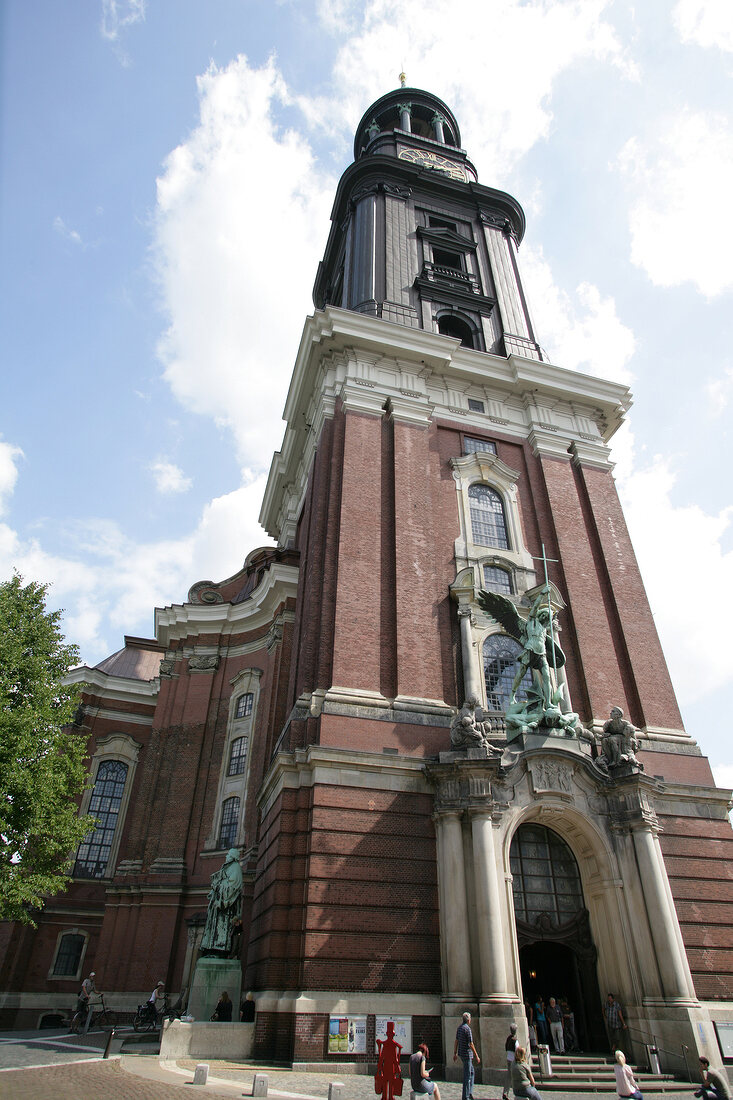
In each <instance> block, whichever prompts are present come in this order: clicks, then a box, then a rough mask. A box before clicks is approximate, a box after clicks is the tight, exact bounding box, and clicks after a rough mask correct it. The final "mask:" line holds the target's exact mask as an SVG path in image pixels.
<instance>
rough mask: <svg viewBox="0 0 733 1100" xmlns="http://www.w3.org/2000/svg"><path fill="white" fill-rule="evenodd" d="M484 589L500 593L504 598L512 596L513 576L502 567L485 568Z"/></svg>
mask: <svg viewBox="0 0 733 1100" xmlns="http://www.w3.org/2000/svg"><path fill="white" fill-rule="evenodd" d="M484 588H485V589H486V590H487V591H488V592H499V593H500V594H501V595H502V596H511V594H512V592H513V588H512V575H511V573H510V572H509V570H508V569H502V567H501V566H500V565H485V566H484Z"/></svg>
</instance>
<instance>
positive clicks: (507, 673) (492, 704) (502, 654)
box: [484, 634, 532, 712]
mask: <svg viewBox="0 0 733 1100" xmlns="http://www.w3.org/2000/svg"><path fill="white" fill-rule="evenodd" d="M521 654H522V647H521V646H520V644H519V642H515V641H514V639H513V638H509V637H508V636H507V635H506V634H490V635H489V637H488V638H487V639H486V641H485V642H484V678H485V680H486V706H487V707H488V709H489V710H497V711H501V712H505V711H506V708H507V707H508V706H509V696H510V694H511V690H512V683H513V682H514V676H515V674H516V671H517V661H518V660H519V658H520V656H521ZM531 686H532V674H531V673H530V671H529V669H527V671H526V672H525V674H524V677H523V678H522V682H521V684H520V685H519V690H518V691H517V697H518V698H519V699H526V698H527V691H528V689H529V688H530V687H531Z"/></svg>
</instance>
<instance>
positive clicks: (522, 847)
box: [509, 825, 583, 925]
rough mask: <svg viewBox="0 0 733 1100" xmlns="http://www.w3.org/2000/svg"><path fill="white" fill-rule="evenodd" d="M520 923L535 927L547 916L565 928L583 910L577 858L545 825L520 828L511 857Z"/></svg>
mask: <svg viewBox="0 0 733 1100" xmlns="http://www.w3.org/2000/svg"><path fill="white" fill-rule="evenodd" d="M509 859H510V868H511V872H512V889H513V891H514V912H515V914H516V916H517V919H518V920H521V921H524V922H525V923H526V924H534V923H535V922H536V921H537V920H538V919H539V917H541V916H542V915H546V916H548V917H549V918H550V920H551V921H552V922H553V924H556V925H563V924H566V923H567V922H568V921H569V920H571V919H572V918H573V917H574V916H575V914H576V913H577V912H579V911H580V910H581V909H582V908H583V888H582V886H581V883H580V872H579V871H578V864H577V863H576V861H575V856H574V855H573V853H572V852H571V851H570V849H569V848H568V846H567V844H566V843H565V841H564V840H563V839H562V837H560V836H558V835H557V833H555V832H553V831H552V829H548V828H547V827H546V826H545V825H520V826H519V828H518V829H517V831H516V833H515V834H514V839H513V840H512V847H511V851H510V855H509Z"/></svg>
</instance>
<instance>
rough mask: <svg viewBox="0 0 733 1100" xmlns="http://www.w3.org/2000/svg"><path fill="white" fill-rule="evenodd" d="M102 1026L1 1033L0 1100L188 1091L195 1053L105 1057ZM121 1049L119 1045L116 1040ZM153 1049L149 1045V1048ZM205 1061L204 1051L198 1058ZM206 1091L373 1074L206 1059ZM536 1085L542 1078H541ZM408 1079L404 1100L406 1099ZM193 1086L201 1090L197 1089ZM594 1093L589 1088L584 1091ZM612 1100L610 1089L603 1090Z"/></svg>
mask: <svg viewBox="0 0 733 1100" xmlns="http://www.w3.org/2000/svg"><path fill="white" fill-rule="evenodd" d="M106 1038H107V1036H106V1033H104V1032H97V1033H94V1034H91V1035H87V1036H85V1037H81V1036H70V1035H67V1034H66V1033H62V1032H54V1033H47V1032H37V1031H36V1032H26V1033H23V1032H4V1033H1V1034H0V1100H183V1098H184V1097H188V1098H189V1100H190V1098H191V1082H192V1079H193V1072H194V1069H195V1068H196V1064H197V1060H195V1059H186V1060H182V1061H180V1062H179V1063H178V1064H177V1066H171V1065H170V1064H169V1063H166V1064H161V1063H160V1062H159V1060H158V1058H157V1056H155V1055H153V1056H151V1054H150V1053H148V1054H145V1053H139V1054H124V1055H122V1057H121V1058H120V1057H119V1056H118V1057H113V1058H110V1059H108V1060H102V1052H103V1049H104V1044H105V1041H106ZM117 1049H119V1046H118V1047H117ZM153 1049H154V1048H153ZM198 1061H203V1059H198ZM208 1065H209V1083H208V1085H207V1086H206V1088H203V1089H201V1090H200V1092H201V1093H203V1094H204V1095H207V1096H211V1097H228V1098H230V1100H233V1098H235V1097H242V1096H251V1094H252V1083H253V1080H254V1075H255V1072H258V1071H259V1072H262V1073H266V1074H267V1075H268V1080H269V1095H270V1097H272V1098H273V1100H327V1097H328V1086H329V1083H330V1082H331V1081H342V1082H343V1083H344V1086H345V1088H344V1095H345V1100H376V1098H375V1093H374V1079H373V1078H372V1077H369V1076H366V1075H364V1074H352V1073H347V1074H341V1075H340V1074H339V1073H338V1066H337V1065H334V1067H333V1069H332V1070H331V1071H330V1072H328V1073H308V1072H301V1071H292V1070H287V1069H284V1068H282V1067H273V1066H268V1065H261V1066H258V1065H256V1064H254V1063H251V1062H250V1063H242V1062H232V1061H225V1060H222V1059H209V1060H208ZM439 1086H440V1094H441V1100H460V1096H461V1084H460V1082H458V1081H440V1082H439ZM538 1087H539V1090H540V1093H542V1084H541V1082H538ZM408 1090H409V1082H407V1081H406V1082H405V1092H404V1094H403V1100H409V1091H408ZM194 1092H195V1093H198V1092H199V1090H198V1089H196V1090H194ZM474 1095H475V1097H476V1100H499V1098H500V1097H501V1087H500V1086H496V1085H476V1086H475V1089H474ZM585 1095H587V1096H589V1097H592V1096H593V1095H594V1094H592V1093H588V1094H585ZM544 1096H545V1100H584V1094H582V1093H547V1092H545V1093H544ZM691 1097H692V1088H691V1087H690V1086H688V1087H687V1088H684V1087H683V1088H681V1089H680V1091H679V1092H673V1093H667V1094H666V1096H665V1100H690V1098H691ZM606 1098H607V1100H610V1097H609V1094H606Z"/></svg>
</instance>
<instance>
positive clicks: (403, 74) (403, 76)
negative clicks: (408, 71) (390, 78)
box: [400, 72, 407, 88]
mask: <svg viewBox="0 0 733 1100" xmlns="http://www.w3.org/2000/svg"><path fill="white" fill-rule="evenodd" d="M406 83H407V77H406V76H405V73H404V72H401V73H400V87H401V88H404V86H405V84H406Z"/></svg>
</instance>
